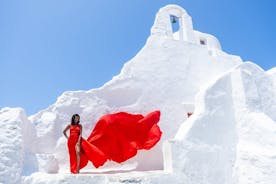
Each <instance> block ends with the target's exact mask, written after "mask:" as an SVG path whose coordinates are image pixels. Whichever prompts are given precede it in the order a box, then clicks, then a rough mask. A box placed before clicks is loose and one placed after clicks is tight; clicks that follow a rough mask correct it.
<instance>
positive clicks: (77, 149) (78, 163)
mask: <svg viewBox="0 0 276 184" xmlns="http://www.w3.org/2000/svg"><path fill="white" fill-rule="evenodd" d="M76 155H77V173H79V172H80V146H78V144H76Z"/></svg>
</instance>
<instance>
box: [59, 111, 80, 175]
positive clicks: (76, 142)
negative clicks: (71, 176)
mask: <svg viewBox="0 0 276 184" xmlns="http://www.w3.org/2000/svg"><path fill="white" fill-rule="evenodd" d="M68 129H70V136H69V138H68V136H67V134H66V131H67V130H68ZM81 133H82V126H81V124H80V116H79V115H78V114H74V115H73V116H72V119H71V125H67V127H66V128H65V129H64V131H63V134H64V136H65V137H66V138H67V139H68V142H67V145H68V151H69V156H70V168H71V172H72V173H79V168H80V166H79V164H80V141H81Z"/></svg>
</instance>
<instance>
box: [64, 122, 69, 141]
mask: <svg viewBox="0 0 276 184" xmlns="http://www.w3.org/2000/svg"><path fill="white" fill-rule="evenodd" d="M69 128H70V125H67V126H66V127H65V129H64V130H63V134H64V136H65V137H66V139H68V136H67V134H66V132H67V130H68V129H69Z"/></svg>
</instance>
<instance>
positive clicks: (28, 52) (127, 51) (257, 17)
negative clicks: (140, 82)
mask: <svg viewBox="0 0 276 184" xmlns="http://www.w3.org/2000/svg"><path fill="white" fill-rule="evenodd" d="M167 4H178V5H180V6H182V7H183V8H184V9H185V10H186V11H187V12H188V14H189V15H190V16H191V17H192V20H193V26H194V29H196V30H199V31H201V32H205V33H209V34H212V35H214V36H216V37H217V38H218V39H219V41H220V43H221V45H222V48H223V50H224V51H226V52H228V53H230V54H234V55H239V56H241V57H242V59H243V60H250V61H253V62H255V63H257V64H258V65H260V66H261V67H262V68H263V69H264V70H268V69H270V68H272V67H275V65H276V59H275V58H276V50H275V48H276V47H275V45H276V34H275V33H276V20H275V17H276V13H275V8H276V2H275V1H272V0H264V1H250V0H243V1H240V0H232V1H229V0H182V1H180V0H179V1H176V0H175V1H169V0H158V1H157V0H154V1H149V0H131V1H126V0H109V1H107V0H93V1H88V0H80V1H73V0H59V1H57V0H40V1H37V0H6V1H4V0H3V1H0V68H1V73H0V83H1V87H0V90H1V93H0V107H1V108H2V107H6V106H9V107H22V108H24V109H25V111H26V113H27V114H28V115H31V114H33V113H35V112H37V111H39V110H42V109H44V108H46V107H48V106H49V105H51V104H53V103H54V102H55V101H56V99H57V97H58V96H60V95H61V94H62V92H64V91H71V90H88V89H92V88H96V87H100V86H101V85H103V84H104V83H105V82H107V81H109V80H110V79H111V78H112V77H113V76H114V75H117V74H118V73H119V72H120V70H121V68H122V66H123V64H124V63H125V62H127V61H128V60H129V59H131V58H132V57H133V56H135V54H136V53H137V52H138V51H139V50H140V49H141V48H142V47H143V45H144V44H145V42H146V39H147V37H148V36H149V35H150V28H151V26H152V24H153V22H154V18H155V14H156V12H157V11H158V10H159V8H161V7H163V6H165V5H167Z"/></svg>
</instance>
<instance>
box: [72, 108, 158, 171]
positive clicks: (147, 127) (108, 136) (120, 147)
mask: <svg viewBox="0 0 276 184" xmlns="http://www.w3.org/2000/svg"><path fill="white" fill-rule="evenodd" d="M159 119H160V111H158V110H157V111H153V112H151V113H149V114H147V115H146V116H143V115H141V114H129V113H126V112H118V113H115V114H106V115H104V116H102V117H101V118H100V119H99V121H98V122H97V123H96V126H95V128H94V129H93V131H92V132H91V134H90V135H89V137H88V138H87V140H85V139H83V138H81V155H80V169H81V168H83V167H85V166H86V165H87V163H88V160H89V161H91V162H92V163H93V165H94V166H95V167H96V168H98V167H100V166H102V165H103V164H104V163H105V162H106V161H107V160H113V161H115V162H119V163H120V162H123V161H126V160H127V159H129V158H131V157H133V156H135V155H136V154H137V150H139V149H147V150H148V149H150V148H152V147H153V146H154V145H155V144H156V143H157V142H158V141H159V140H160V138H161V135H162V132H161V130H160V128H159V126H158V125H157V123H158V121H159ZM79 131H80V127H79V126H71V127H70V136H69V139H68V149H69V155H70V168H71V172H72V173H76V168H77V159H76V151H75V145H76V143H77V140H78V135H79Z"/></svg>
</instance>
